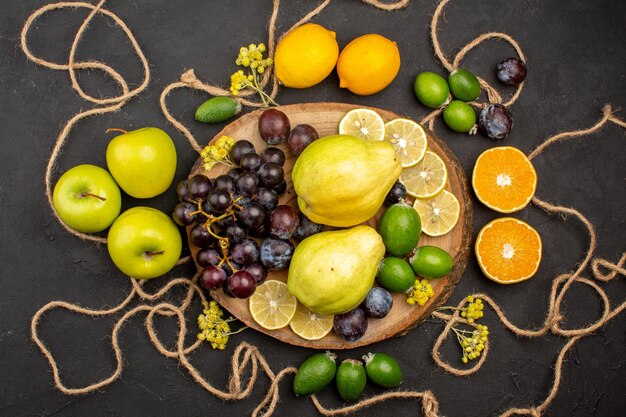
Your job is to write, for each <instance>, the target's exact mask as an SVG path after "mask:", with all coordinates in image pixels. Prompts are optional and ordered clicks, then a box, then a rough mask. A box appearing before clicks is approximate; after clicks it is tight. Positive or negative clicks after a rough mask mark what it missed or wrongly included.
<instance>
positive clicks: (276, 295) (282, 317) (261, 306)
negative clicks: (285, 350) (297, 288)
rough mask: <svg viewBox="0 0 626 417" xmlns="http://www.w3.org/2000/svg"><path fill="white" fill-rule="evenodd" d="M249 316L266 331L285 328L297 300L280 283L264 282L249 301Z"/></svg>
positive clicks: (282, 283) (291, 316)
mask: <svg viewBox="0 0 626 417" xmlns="http://www.w3.org/2000/svg"><path fill="white" fill-rule="evenodd" d="M249 300H250V301H249V306H250V314H251V315H252V318H253V319H254V321H256V322H257V323H258V324H259V326H261V327H263V328H264V329H268V330H275V329H280V328H282V327H285V326H286V325H287V324H289V322H290V321H291V319H292V318H293V316H294V314H295V313H296V305H297V304H298V300H297V299H296V297H294V296H293V295H291V294H290V293H289V290H287V284H285V283H284V282H281V281H275V280H270V281H265V282H264V283H263V284H261V285H259V286H258V287H257V288H256V291H255V292H254V294H252V296H251V297H250V299H249Z"/></svg>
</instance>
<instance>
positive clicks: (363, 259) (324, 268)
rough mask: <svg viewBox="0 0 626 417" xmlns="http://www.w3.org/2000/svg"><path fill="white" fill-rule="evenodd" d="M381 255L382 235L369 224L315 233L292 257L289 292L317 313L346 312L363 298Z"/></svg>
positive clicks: (288, 281) (305, 240)
mask: <svg viewBox="0 0 626 417" xmlns="http://www.w3.org/2000/svg"><path fill="white" fill-rule="evenodd" d="M384 254H385V245H384V244H383V241H382V239H381V237H380V236H379V235H378V233H376V231H375V230H374V229H372V228H371V227H369V226H356V227H353V228H351V229H344V230H334V231H330V232H322V233H318V234H315V235H313V236H310V237H308V238H306V239H304V240H303V241H302V242H300V244H299V245H298V246H297V247H296V250H295V252H294V254H293V257H292V258H291V265H290V266H289V274H288V276H287V286H288V288H289V292H290V293H291V294H293V295H294V296H295V297H296V298H298V300H300V302H301V303H302V304H304V305H305V306H306V307H307V308H309V309H310V310H313V311H315V312H317V313H321V314H327V315H332V314H342V313H345V312H348V311H350V310H352V309H353V308H355V307H356V306H358V305H359V304H360V303H361V302H362V301H363V300H364V299H365V296H366V295H367V293H368V291H369V290H370V288H371V287H372V284H373V283H374V278H375V276H376V272H377V270H378V264H379V263H380V261H381V259H382V258H383V255H384Z"/></svg>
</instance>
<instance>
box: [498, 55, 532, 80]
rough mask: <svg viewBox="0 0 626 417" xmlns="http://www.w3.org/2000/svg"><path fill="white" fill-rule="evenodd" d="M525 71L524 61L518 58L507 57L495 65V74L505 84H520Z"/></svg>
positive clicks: (524, 77) (526, 69)
mask: <svg viewBox="0 0 626 417" xmlns="http://www.w3.org/2000/svg"><path fill="white" fill-rule="evenodd" d="M527 73H528V68H527V67H526V63H525V62H524V61H522V60H521V59H519V58H507V59H505V60H504V61H502V62H500V63H499V64H498V65H496V75H497V76H498V79H499V80H500V81H502V82H503V83H504V84H506V85H517V84H521V83H522V82H524V80H525V79H526V74H527Z"/></svg>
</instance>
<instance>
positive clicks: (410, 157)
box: [385, 119, 428, 168]
mask: <svg viewBox="0 0 626 417" xmlns="http://www.w3.org/2000/svg"><path fill="white" fill-rule="evenodd" d="M385 140H386V141H387V142H389V143H391V144H392V145H393V148H394V149H395V150H396V155H397V156H398V160H399V161H400V163H401V164H402V168H408V167H412V166H413V165H415V164H417V163H418V162H419V161H421V160H422V158H423V157H424V154H425V153H426V147H427V146H428V139H427V137H426V132H425V131H424V128H422V126H420V125H418V124H417V123H415V122H414V121H413V120H409V119H395V120H392V121H390V122H387V123H386V124H385Z"/></svg>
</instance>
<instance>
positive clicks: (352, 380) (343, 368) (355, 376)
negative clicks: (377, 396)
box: [335, 359, 367, 402]
mask: <svg viewBox="0 0 626 417" xmlns="http://www.w3.org/2000/svg"><path fill="white" fill-rule="evenodd" d="M366 383H367V375H366V374H365V368H364V367H363V364H362V363H361V362H360V361H357V360H354V359H346V360H344V361H343V362H341V365H339V368H337V375H336V376H335V385H336V386H337V391H338V392H339V396H340V397H341V398H342V399H343V400H344V401H346V402H348V401H353V400H356V399H357V398H359V396H360V395H361V393H362V392H363V390H364V389H365V384H366Z"/></svg>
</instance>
